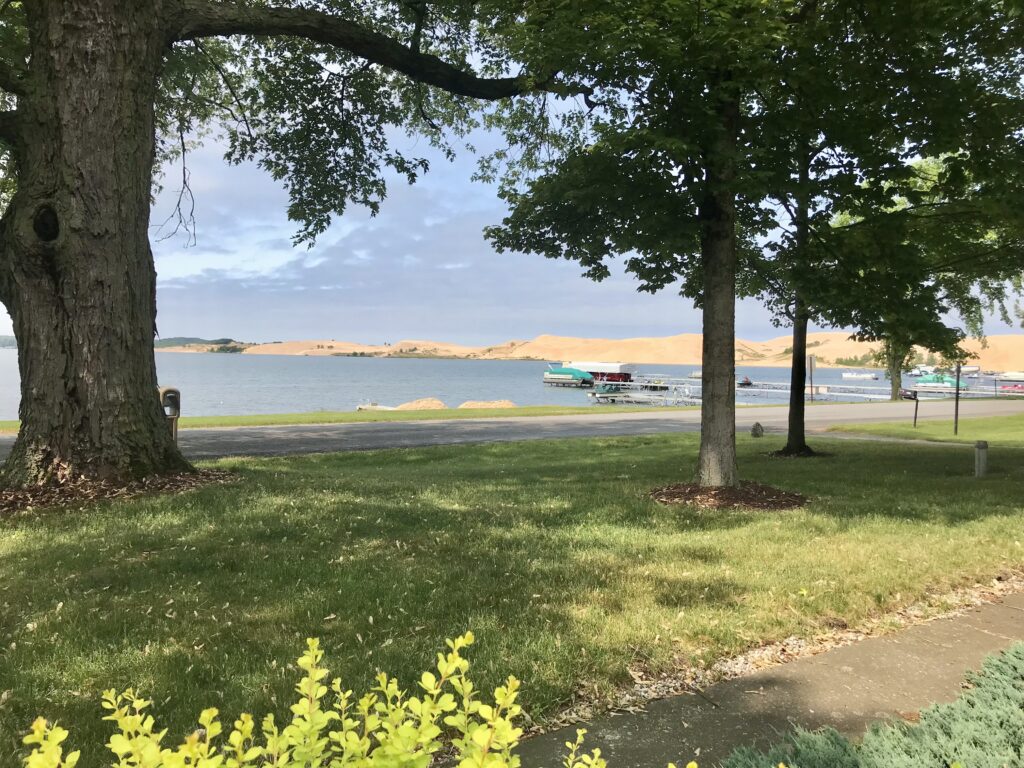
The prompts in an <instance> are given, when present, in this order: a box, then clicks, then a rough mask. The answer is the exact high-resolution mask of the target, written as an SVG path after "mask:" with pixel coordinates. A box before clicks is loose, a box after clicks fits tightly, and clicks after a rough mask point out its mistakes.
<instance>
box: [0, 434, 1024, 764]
mask: <svg viewBox="0 0 1024 768" xmlns="http://www.w3.org/2000/svg"><path fill="white" fill-rule="evenodd" d="M818 445H819V444H818V443H816V447H817V446H818ZM780 446H781V440H779V439H776V438H774V437H771V438H764V439H762V440H752V439H750V438H744V439H741V441H740V452H741V468H742V471H743V474H744V475H745V476H746V477H747V478H749V479H752V480H758V481H761V482H768V483H772V484H775V485H778V486H780V487H782V488H785V489H790V490H794V491H799V492H802V493H804V494H807V495H809V496H810V497H811V498H812V501H811V502H810V503H809V504H808V506H807V507H806V508H804V509H799V510H794V511H789V512H782V513H747V512H715V513H709V512H699V511H693V510H688V509H682V508H666V507H660V506H658V505H656V504H654V503H652V502H650V501H649V500H648V499H647V498H646V497H645V493H646V491H648V490H649V489H650V488H652V487H654V486H657V485H661V484H666V483H670V482H674V481H678V480H680V479H686V478H688V476H689V475H690V474H691V472H692V470H693V466H694V462H695V459H696V453H697V437H696V435H690V434H685V435H664V436H656V437H641V438H616V439H585V440H558V441H543V442H530V443H512V444H497V445H485V446H455V447H440V448H428V449H410V450H391V451H376V452H359V453H343V454H331V455H317V456H308V457H300V458H271V459H258V460H255V459H227V460H222V461H219V462H216V463H215V464H212V465H211V466H217V467H226V468H232V469H235V470H237V471H238V472H239V473H240V474H241V476H242V482H240V483H239V484H238V485H236V486H227V487H215V488H208V489H204V490H200V491H195V492H192V493H189V494H186V495H183V496H179V497H175V498H169V497H163V498H144V499H136V500H133V501H128V502H117V503H107V504H102V505H99V506H96V507H92V508H87V509H82V510H77V511H64V512H45V511H44V512H39V513H35V514H32V515H26V516H21V517H18V518H15V519H8V520H6V521H2V522H0V692H2V691H3V690H10V691H11V694H10V695H9V696H8V697H7V698H6V700H5V701H3V703H0V764H2V765H9V764H11V763H12V762H13V761H12V758H11V755H12V754H13V753H14V752H15V751H16V749H17V742H18V738H19V734H20V733H21V732H22V731H23V730H24V729H25V728H26V727H27V726H28V724H29V723H30V721H31V720H32V718H33V717H34V716H35V715H37V714H40V713H45V714H46V715H48V716H49V717H51V718H57V719H58V720H59V722H60V723H61V724H62V725H63V726H65V727H70V728H71V729H72V731H73V736H72V739H71V742H73V743H74V744H75V745H76V746H88V747H92V748H93V751H91V752H88V753H87V754H85V755H84V756H83V761H82V764H81V765H82V766H90V767H91V766H95V765H97V764H99V763H98V760H99V755H101V754H102V756H103V758H104V759H106V755H105V753H102V752H100V751H98V750H97V749H96V748H97V747H99V746H100V745H101V744H102V743H104V742H105V741H106V738H107V735H108V732H107V728H106V726H107V724H106V723H103V722H102V721H101V720H100V717H101V714H102V713H101V710H100V709H99V694H100V691H101V690H102V689H103V688H105V687H108V686H113V687H124V686H127V685H129V684H133V685H137V686H139V687H140V688H141V689H142V691H144V692H145V693H146V694H147V695H148V696H150V697H152V698H153V699H154V700H155V702H156V706H155V709H156V711H157V712H158V713H159V715H160V717H161V720H162V722H163V723H164V724H165V725H167V726H169V727H170V728H171V735H170V736H168V739H171V738H172V736H173V740H174V741H176V740H177V738H178V736H179V735H181V734H183V733H185V732H187V731H189V730H191V728H192V723H193V722H194V720H193V718H194V717H195V716H196V715H197V714H198V712H199V710H200V709H201V708H203V707H206V706H216V707H218V708H220V710H221V711H222V713H223V714H224V719H225V721H227V722H229V723H230V722H231V719H232V718H233V717H234V715H235V714H236V713H237V712H238V711H239V710H241V709H245V710H248V711H253V712H255V713H256V714H257V717H260V716H261V715H262V714H263V713H264V712H266V711H268V710H275V711H277V712H278V713H283V712H284V711H285V707H286V706H287V703H289V702H290V701H291V697H292V693H291V688H292V685H293V684H294V681H295V679H296V677H295V671H294V669H292V668H290V663H291V661H292V660H293V659H294V658H295V657H296V656H297V655H298V654H299V652H300V651H301V649H302V647H303V641H304V638H306V637H309V636H317V637H320V638H322V640H323V643H324V646H325V648H326V649H327V653H328V655H327V660H328V661H329V663H330V667H331V669H332V671H333V672H334V673H337V674H340V675H341V676H342V679H343V681H344V682H345V684H347V685H350V686H353V687H355V688H356V690H360V689H363V688H365V687H366V686H367V684H368V683H369V682H370V680H371V677H372V675H373V674H374V672H375V670H377V669H378V668H379V669H385V670H389V671H391V672H394V673H397V674H399V675H400V676H401V678H402V679H403V680H405V681H408V682H409V685H410V686H412V685H413V682H414V680H415V679H417V677H418V676H417V673H418V672H419V671H421V670H422V669H424V668H426V667H427V665H429V664H430V663H431V662H432V660H433V658H434V653H435V652H436V651H437V650H438V649H439V648H441V647H442V643H443V639H444V638H445V637H448V636H452V635H454V634H456V633H460V632H462V631H464V630H465V629H472V630H473V631H474V632H475V633H476V635H477V638H478V642H477V645H476V646H474V647H473V648H472V649H471V653H470V658H471V659H472V661H473V664H474V667H473V669H472V670H471V672H472V673H473V674H474V679H475V680H476V681H477V682H478V683H479V684H481V685H483V687H484V688H490V687H493V686H494V685H495V684H496V683H497V682H498V681H499V680H500V679H502V678H503V677H504V676H505V675H507V674H510V673H511V674H515V675H517V676H518V677H519V678H521V679H522V680H523V685H524V704H525V705H526V707H527V708H528V711H530V712H531V713H533V715H534V716H535V717H543V716H544V715H545V714H548V713H551V712H553V711H555V710H556V709H557V708H558V707H559V706H560V705H562V704H564V703H565V702H566V701H568V700H570V699H571V698H572V697H573V696H574V694H577V693H579V692H585V693H586V694H587V695H592V694H593V693H595V692H596V693H598V694H600V693H601V692H607V691H609V690H610V689H611V688H612V687H614V686H616V685H620V684H625V683H628V682H629V680H630V677H629V674H628V670H627V665H629V664H631V663H644V664H646V665H648V666H649V667H650V668H652V669H657V670H664V669H670V668H672V667H673V665H674V664H678V663H707V662H710V661H712V660H714V659H716V658H719V657H721V656H723V655H725V654H732V653H735V652H738V651H741V650H743V649H746V648H749V647H752V646H756V645H758V644H761V643H763V642H766V641H772V640H777V639H780V638H783V637H786V636H788V635H790V634H794V633H795V634H803V635H812V634H814V633H816V632H818V631H820V630H821V628H822V627H823V626H826V625H827V623H828V622H829V620H834V618H835V617H842V618H844V619H846V620H847V621H849V622H851V623H853V624H856V623H857V622H858V621H861V620H863V619H865V618H866V617H870V616H876V615H878V614H880V613H884V612H886V611H889V610H891V609H893V608H894V607H896V606H900V605H903V604H906V603H909V602H911V601H914V600H917V599H919V598H921V597H922V596H923V595H925V594H927V593H928V592H929V590H945V589H947V588H949V587H951V586H955V585H959V584H963V583H965V582H970V581H972V580H974V579H976V578H981V577H989V576H992V575H994V574H996V573H998V572H999V571H1001V570H1004V569H1007V568H1010V567H1015V566H1018V565H1020V564H1021V563H1024V548H1022V538H1024V537H1022V536H1021V531H1022V530H1024V501H1022V498H1021V494H1020V488H1021V481H1022V480H1024V448H1020V449H1016V448H1009V449H1007V450H1005V451H1001V452H999V453H998V454H996V455H994V456H993V457H992V475H991V476H990V477H988V478H986V479H985V480H983V481H977V480H975V479H974V478H973V477H971V475H972V472H973V459H972V456H971V454H970V451H969V450H967V449H965V448H959V447H944V446H922V448H920V449H915V450H912V451H911V450H908V449H907V447H906V446H905V445H900V444H886V443H859V442H852V441H832V442H828V441H821V443H820V447H822V448H823V449H827V450H830V451H832V452H833V453H834V455H833V456H831V457H825V458H817V459H811V460H793V459H775V458H770V457H768V456H767V455H766V452H767V451H769V450H772V449H775V448H778V447H780ZM108 762H109V761H108ZM103 764H107V763H103Z"/></svg>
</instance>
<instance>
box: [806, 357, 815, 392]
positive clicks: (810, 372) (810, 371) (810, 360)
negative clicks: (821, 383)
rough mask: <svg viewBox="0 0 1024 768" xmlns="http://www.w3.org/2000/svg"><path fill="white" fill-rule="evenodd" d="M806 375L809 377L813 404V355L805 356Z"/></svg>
mask: <svg viewBox="0 0 1024 768" xmlns="http://www.w3.org/2000/svg"><path fill="white" fill-rule="evenodd" d="M807 375H808V376H810V377H811V402H812V403H813V402H814V355H808V356H807Z"/></svg>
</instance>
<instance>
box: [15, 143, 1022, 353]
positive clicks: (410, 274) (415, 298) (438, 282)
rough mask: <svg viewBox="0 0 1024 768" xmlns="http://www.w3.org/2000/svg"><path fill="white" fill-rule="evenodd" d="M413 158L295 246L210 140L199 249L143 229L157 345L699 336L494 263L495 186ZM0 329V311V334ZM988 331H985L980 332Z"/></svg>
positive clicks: (198, 159)
mask: <svg viewBox="0 0 1024 768" xmlns="http://www.w3.org/2000/svg"><path fill="white" fill-rule="evenodd" d="M472 140H473V141H474V143H476V144H477V145H481V144H483V143H484V142H486V141H490V139H488V138H487V137H479V136H477V137H473V139H472ZM417 149H418V150H419V151H420V152H421V153H422V154H425V155H429V157H430V161H431V170H430V172H429V173H427V174H426V175H425V176H423V177H422V178H421V179H420V181H419V182H418V183H417V184H415V185H408V184H406V183H404V181H402V180H400V179H397V178H392V179H390V180H389V196H388V199H387V200H385V201H384V203H383V205H382V206H381V210H380V214H379V215H378V216H376V217H374V216H371V215H370V213H369V212H368V211H366V210H365V209H360V208H357V207H353V208H351V209H350V210H349V211H348V212H347V213H346V215H345V216H344V217H343V219H341V220H340V221H337V222H335V223H334V224H332V226H331V227H330V228H329V230H328V231H327V232H326V233H325V234H324V235H323V236H322V237H321V238H320V239H319V241H318V242H317V244H316V245H315V246H314V247H313V248H309V249H307V248H306V247H304V246H300V247H297V248H296V247H294V246H293V245H292V237H293V235H294V234H295V232H296V229H297V228H296V225H295V223H294V222H291V221H289V220H288V217H287V206H288V200H287V195H286V194H285V192H284V190H283V189H282V188H281V185H280V183H279V182H275V181H274V180H273V179H271V178H270V176H269V175H268V174H266V173H265V172H264V171H262V170H261V169H260V168H258V167H257V166H256V165H254V164H242V165H240V166H230V165H227V164H226V163H225V162H224V161H223V157H222V156H223V148H222V147H219V146H217V145H216V144H211V145H209V146H207V147H204V148H202V149H200V150H198V151H196V152H193V153H192V154H191V155H190V158H189V163H190V170H191V181H192V188H193V191H194V194H195V202H196V233H195V236H196V244H195V245H194V246H192V247H187V238H186V237H185V236H183V235H181V234H179V235H177V236H174V237H170V238H167V239H163V240H161V239H159V238H160V235H159V234H158V230H157V228H156V227H155V228H154V232H153V240H154V245H153V247H154V253H155V256H156V263H157V271H158V309H159V314H158V319H157V321H158V327H159V329H160V332H161V334H162V335H164V336H179V335H182V336H205V337H219V336H232V337H234V338H239V339H245V340H253V341H263V340H267V341H273V340H282V339H288V338H311V337H327V338H337V339H348V340H353V341H365V342H383V341H397V340H398V339H400V338H403V337H409V336H416V337H419V338H424V337H427V338H429V337H433V338H437V339H443V340H447V341H453V342H463V343H469V344H475V343H480V344H483V343H495V342H500V341H504V340H507V339H509V338H529V337H532V336H536V335H539V334H541V333H553V334H560V335H574V336H604V337H627V336H663V335H671V334H676V333H684V332H699V330H700V323H701V316H700V313H699V311H697V310H696V309H694V307H693V305H692V303H691V302H689V301H687V300H685V299H683V298H681V297H679V296H678V295H677V294H675V293H673V291H672V290H671V289H667V290H665V291H663V292H661V293H659V294H656V295H653V296H652V295H649V294H642V293H638V292H637V290H636V283H635V282H634V281H633V280H632V279H631V278H630V277H628V276H627V275H625V274H623V273H622V272H621V269H613V275H612V277H610V278H609V279H607V280H605V281H604V282H601V283H595V282H592V281H590V280H587V279H584V278H583V277H581V275H580V272H581V270H580V269H579V267H578V266H577V265H576V264H574V263H571V262H566V261H553V260H548V259H544V258H542V257H539V256H530V255H523V254H497V253H495V252H494V250H493V249H492V248H491V247H490V245H489V244H488V243H487V242H486V241H485V240H484V238H483V235H482V230H483V228H484V227H485V226H486V225H489V224H495V223H497V222H500V221H501V219H502V217H503V215H504V211H505V208H504V204H503V203H502V202H501V201H500V200H499V199H498V198H497V196H496V194H495V191H494V189H493V188H491V187H488V186H485V185H481V184H476V183H473V182H471V181H470V180H469V179H470V177H471V176H472V173H473V170H474V160H473V158H472V157H471V156H468V155H465V154H463V155H460V157H459V158H458V159H457V160H456V162H454V163H449V162H447V161H446V160H445V159H444V158H443V157H441V156H440V155H439V154H438V153H436V152H432V151H428V149H426V148H424V147H423V146H420V147H418V148H417ZM174 178H175V177H174V174H173V173H169V174H168V176H167V179H166V181H165V189H164V191H163V192H162V193H161V195H160V196H159V197H158V199H157V202H156V205H155V207H154V214H153V221H154V222H157V223H159V222H163V221H164V220H165V219H166V218H167V217H168V215H169V214H170V213H171V212H172V210H173V207H174V202H175V200H176V198H177V189H176V188H175V184H174V181H173V179H174ZM163 233H164V235H166V234H167V227H164V229H163ZM770 320H771V319H770V316H769V314H768V313H767V312H766V311H765V310H764V309H763V308H762V307H760V306H759V305H758V304H757V303H756V302H754V301H744V302H740V303H739V307H738V311H737V333H738V335H739V336H741V337H745V338H751V339H763V338H768V337H772V336H778V335H782V334H785V333H786V332H787V331H786V329H784V328H776V327H774V326H773V325H772V324H771V322H770ZM9 328H10V322H9V319H7V318H6V317H4V316H3V315H0V333H9V332H10V330H9ZM1000 330H1002V331H1003V332H1005V330H1004V329H1003V328H1002V327H999V328H997V327H996V326H995V324H993V327H992V328H991V331H992V332H1000Z"/></svg>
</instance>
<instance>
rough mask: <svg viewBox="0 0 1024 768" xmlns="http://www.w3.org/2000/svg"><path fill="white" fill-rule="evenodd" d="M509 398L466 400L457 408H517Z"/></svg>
mask: <svg viewBox="0 0 1024 768" xmlns="http://www.w3.org/2000/svg"><path fill="white" fill-rule="evenodd" d="M518 407H519V406H517V405H516V404H515V403H513V402H512V401H511V400H467V401H466V402H464V403H463V404H462V405H460V406H459V408H518Z"/></svg>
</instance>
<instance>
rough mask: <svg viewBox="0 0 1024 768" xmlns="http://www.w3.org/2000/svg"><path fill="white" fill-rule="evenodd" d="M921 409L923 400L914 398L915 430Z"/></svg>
mask: <svg viewBox="0 0 1024 768" xmlns="http://www.w3.org/2000/svg"><path fill="white" fill-rule="evenodd" d="M920 407H921V399H920V398H917V397H915V398H914V429H917V409H918V408H920Z"/></svg>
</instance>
